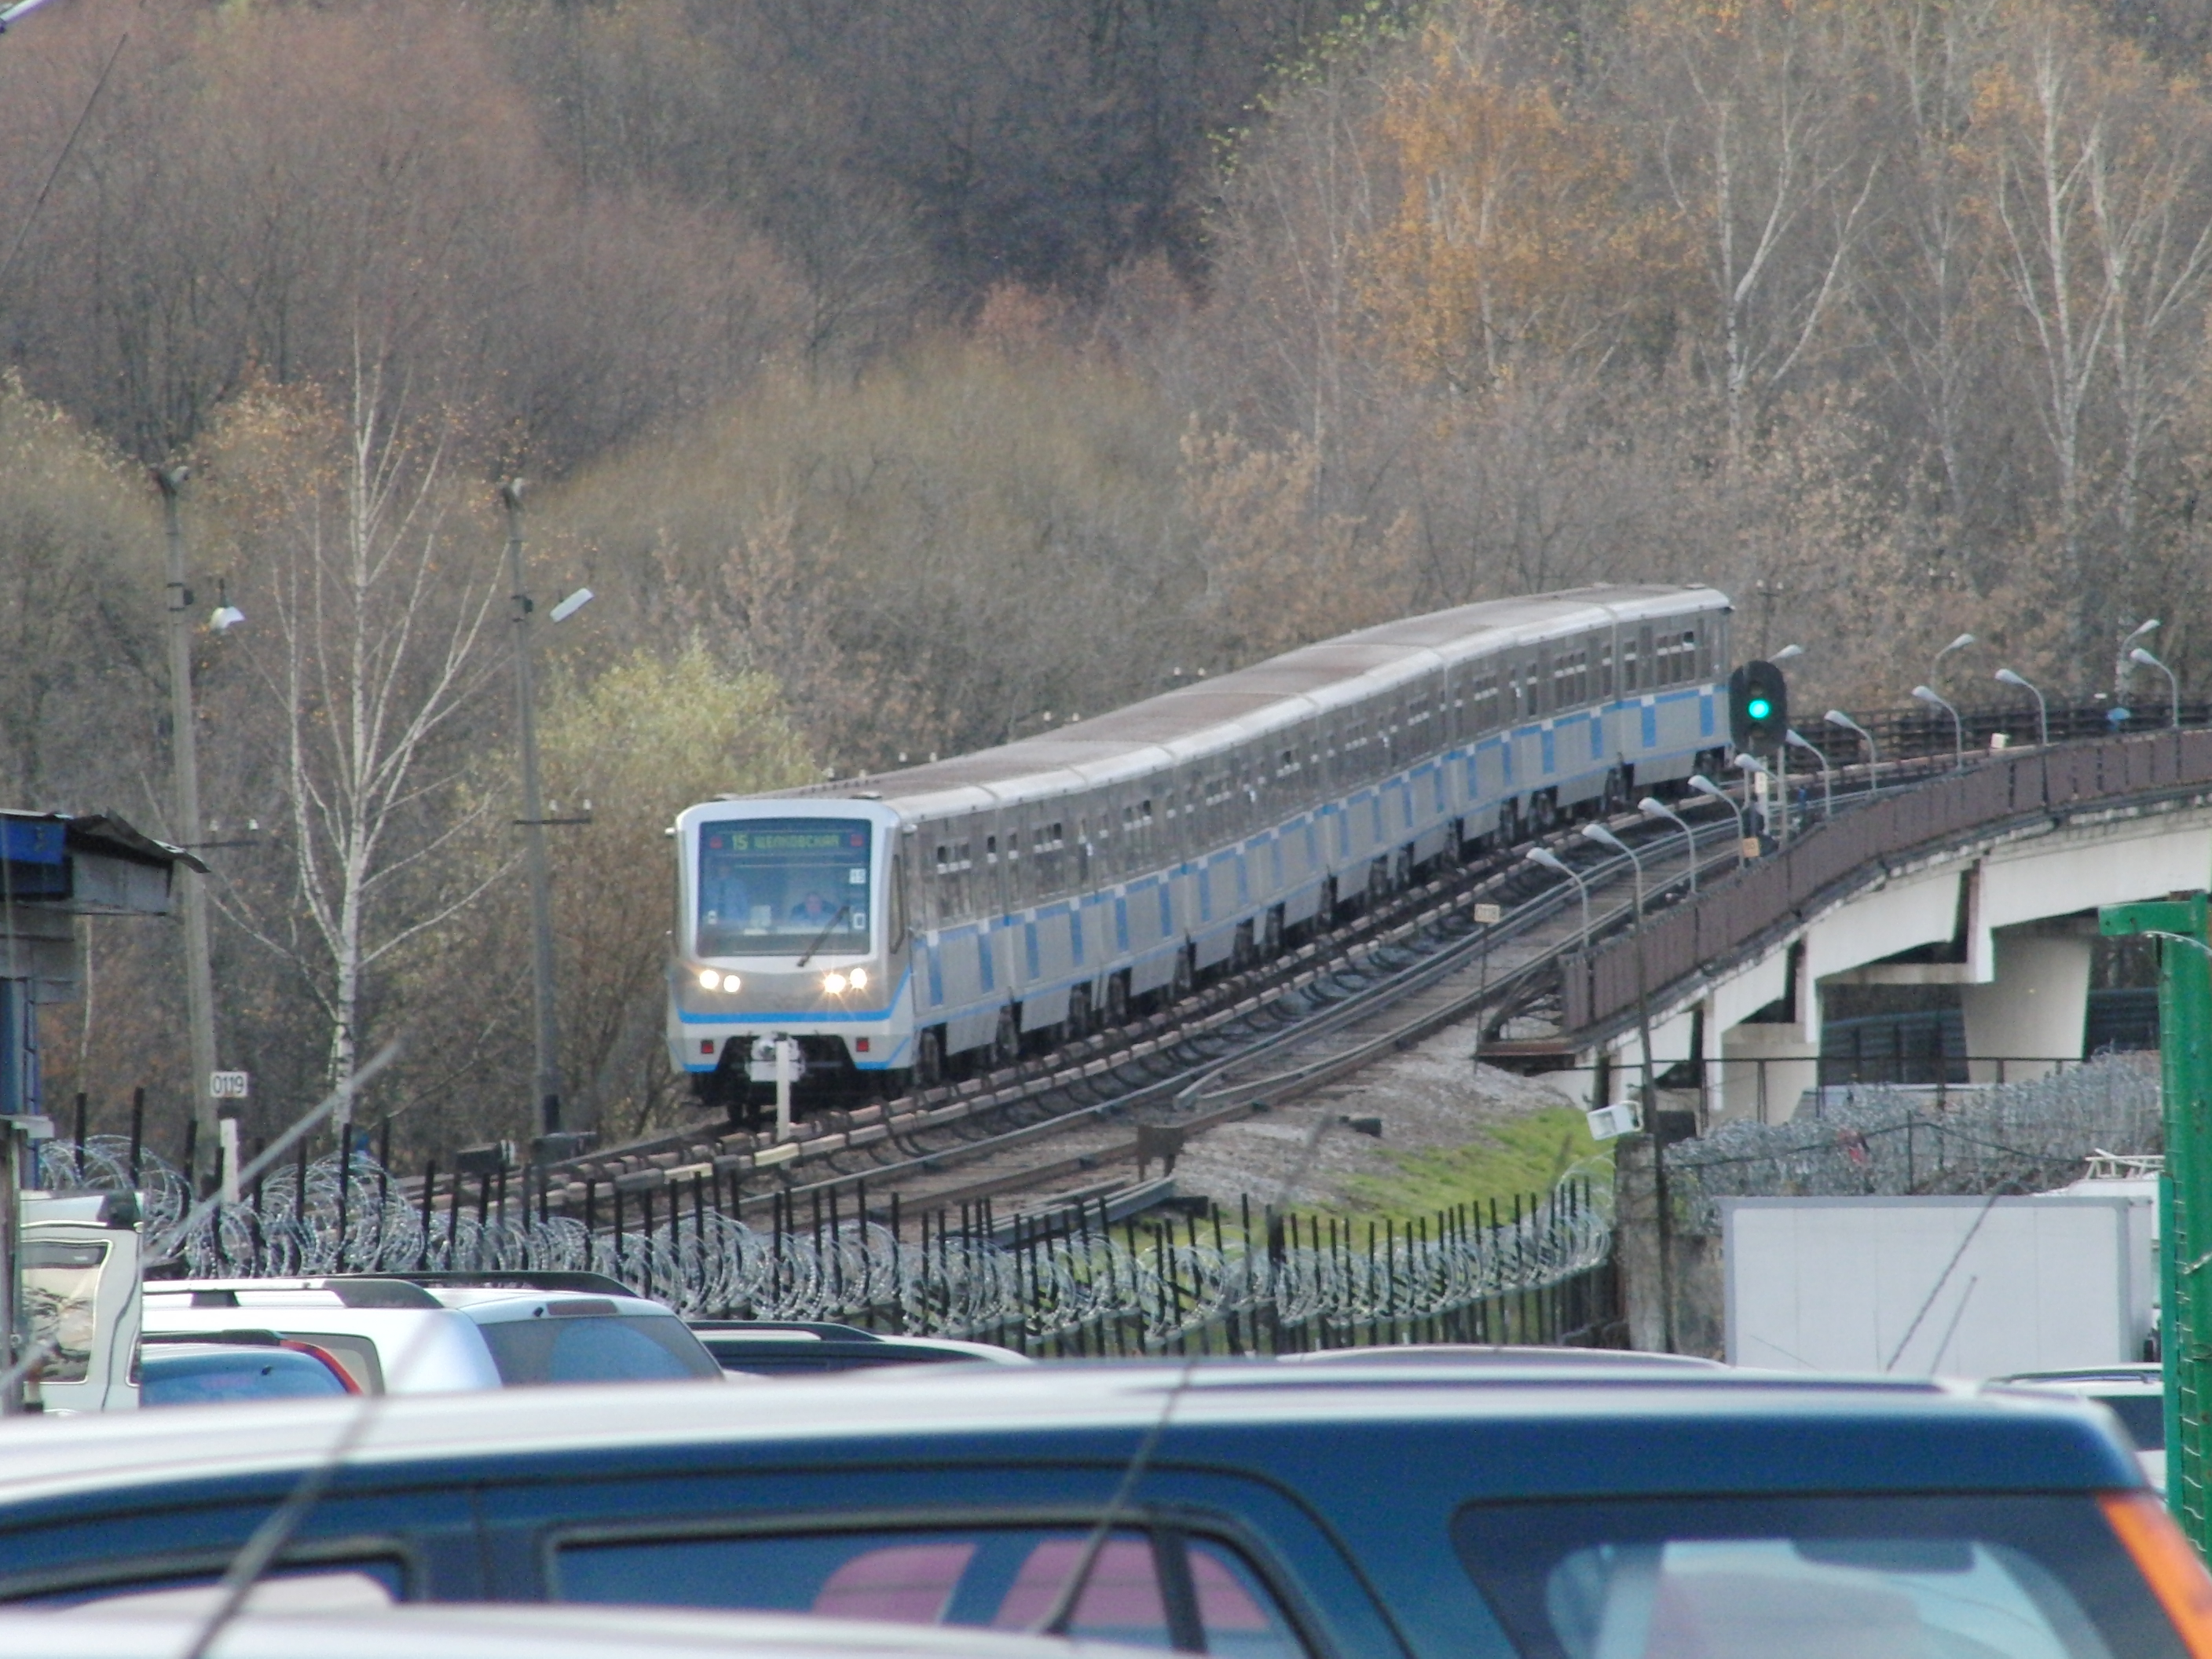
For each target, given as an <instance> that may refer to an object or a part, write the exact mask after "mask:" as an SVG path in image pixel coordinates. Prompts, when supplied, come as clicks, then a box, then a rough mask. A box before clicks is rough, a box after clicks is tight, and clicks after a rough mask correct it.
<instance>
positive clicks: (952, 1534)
mask: <svg viewBox="0 0 2212 1659" xmlns="http://www.w3.org/2000/svg"><path fill="white" fill-rule="evenodd" d="M1089 1536H1090V1534H1088V1533H1087V1532H1085V1530H1083V1529H1081V1528H929V1529H926V1530H923V1529H916V1530H910V1531H898V1532H821V1533H803V1534H781V1535H773V1536H771V1535H763V1534H757V1533H751V1534H738V1535H734V1536H719V1537H696V1536H695V1537H676V1538H655V1539H638V1540H627V1539H626V1540H619V1541H588V1542H586V1541H579V1542H575V1543H571V1544H568V1545H565V1546H563V1547H562V1549H561V1550H560V1553H559V1556H558V1562H557V1582H558V1590H557V1594H558V1595H559V1596H560V1598H561V1599H562V1600H565V1601H622V1602H635V1603H647V1604H654V1605H659V1606H675V1607H728V1608H742V1609H747V1610H752V1611H761V1612H782V1613H820V1614H823V1615H825V1616H831V1617H836V1618H843V1619H878V1620H890V1621H892V1622H894V1623H898V1624H915V1625H964V1626H977V1627H981V1628H987V1629H992V1630H1027V1629H1030V1628H1031V1627H1033V1626H1036V1624H1037V1622H1038V1621H1039V1620H1042V1619H1043V1618H1045V1617H1046V1616H1047V1615H1048V1613H1049V1612H1050V1611H1051V1609H1052V1607H1054V1603H1055V1601H1057V1599H1058V1597H1059V1596H1060V1593H1061V1589H1062V1587H1063V1586H1065V1585H1066V1583H1068V1582H1069V1581H1070V1580H1071V1578H1072V1577H1073V1574H1074V1572H1075V1571H1076V1568H1077V1565H1078V1563H1079V1561H1080V1560H1081V1559H1082V1556H1083V1553H1084V1550H1085V1545H1086V1543H1087V1541H1088V1539H1089ZM1069 1629H1070V1633H1071V1634H1072V1635H1075V1636H1078V1637H1083V1638H1091V1639H1093V1640H1098V1641H1111V1642H1119V1643H1122V1644H1129V1645H1133V1646H1138V1647H1149V1648H1182V1649H1185V1650H1200V1651H1205V1652H1208V1653H1214V1654H1222V1655H1228V1656H1231V1659H1303V1656H1304V1647H1303V1645H1302V1644H1300V1643H1299V1641H1298V1639H1297V1636H1296V1635H1295V1634H1294V1633H1293V1632H1292V1630H1291V1624H1290V1621H1289V1620H1287V1619H1286V1618H1285V1616H1284V1614H1283V1612H1282V1610H1281V1608H1280V1607H1279V1606H1278V1604H1277V1603H1276V1601H1275V1599H1274V1597H1273V1595H1271V1594H1270V1593H1269V1592H1268V1590H1267V1589H1266V1588H1265V1587H1264V1586H1263V1585H1262V1583H1261V1581H1260V1578H1259V1577H1258V1575H1257V1574H1255V1572H1254V1571H1252V1569H1251V1567H1250V1565H1249V1564H1248V1563H1247V1562H1246V1561H1245V1560H1244V1559H1243V1557H1242V1556H1240V1555H1239V1554H1238V1553H1237V1552H1236V1551H1234V1550H1232V1549H1231V1548H1229V1547H1227V1546H1226V1545H1224V1544H1221V1543H1218V1542H1217V1541H1213V1540H1211V1539H1201V1538H1186V1537H1184V1536H1182V1535H1181V1534H1163V1535H1158V1536H1155V1535H1152V1534H1146V1533H1145V1532H1142V1531H1139V1530H1134V1529H1132V1530H1128V1531H1124V1532H1117V1533H1115V1534H1114V1535H1113V1537H1111V1538H1110V1539H1109V1540H1108V1541H1107V1542H1106V1544H1105V1546H1104V1547H1103V1548H1102V1549H1101V1550H1100V1551H1099V1552H1098V1556H1097V1560H1096V1561H1095V1562H1094V1563H1093V1565H1092V1566H1091V1572H1090V1576H1089V1577H1088V1578H1087V1579H1086V1581H1085V1585H1084V1590H1083V1594H1082V1595H1081V1597H1080V1598H1079V1601H1078V1602H1077V1604H1076V1607H1075V1610H1074V1615H1073V1620H1072V1621H1071V1624H1070V1627H1069Z"/></svg>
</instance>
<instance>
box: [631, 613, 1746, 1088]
mask: <svg viewBox="0 0 2212 1659" xmlns="http://www.w3.org/2000/svg"><path fill="white" fill-rule="evenodd" d="M1728 626H1729V601H1728V599H1727V597H1726V596H1725V595H1723V594H1722V593H1720V592H1716V591H1715V590H1713V589H1711V588H1705V587H1657V586H1653V587H1595V588H1586V589H1581V590H1577V591H1575V592H1562V593H1553V594H1544V595H1539V596H1536V597H1533V598H1529V599H1510V600H1499V601H1495V602H1492V603H1486V604H1481V605H1466V606H1462V607H1461V608H1459V609H1457V610H1453V611H1440V612H1437V613H1435V614H1432V615H1429V616H1423V617H1410V618H1408V619H1407V620H1405V621H1402V622H1395V623H1386V624H1384V625H1383V626H1381V627H1377V628H1370V629H1363V630H1362V631H1360V632H1358V633H1356V634H1348V635H1344V636H1343V637H1341V638H1339V639H1334V640H1330V641H1325V642H1323V643H1322V644H1318V645H1312V646H1308V647H1304V648H1303V649H1300V650H1297V651H1292V652H1290V653H1286V654H1285V655H1283V656H1280V657H1277V658H1274V659H1272V660H1269V661H1267V662H1263V663H1261V664H1258V665H1255V666H1254V667H1251V668H1247V669H1243V670H1242V671H1238V672H1236V673H1232V674H1227V675H1224V676H1222V677H1220V678H1216V679H1210V680H1204V681H1200V682H1198V683H1197V684H1191V685H1186V686H1184V687H1182V689H1179V690H1174V691H1170V692H1168V693H1166V694H1165V695H1164V696H1157V697H1152V698H1150V699H1148V700H1146V702H1140V703H1137V704H1134V705H1133V706H1132V707H1129V708H1123V709H1120V710H1117V711H1116V712H1115V713H1113V714H1107V715H1104V716H1103V717H1100V718H1097V719H1095V720H1084V721H1081V722H1079V723H1076V724H1071V725H1068V726H1063V727H1062V728H1060V729H1059V730H1057V731H1055V732H1049V733H1047V734H1045V735H1042V736H1038V737H1034V738H1025V739H1024V740H1022V741H1021V742H1018V743H1012V744H1006V745H1005V746H1003V747H1001V748H997V749H991V750H984V751H982V752H981V753H978V754H973V755H966V756H962V757H957V758H956V759H951V760H947V761H943V762H937V763H931V764H929V765H927V766H920V767H915V768H913V769H907V770H902V771H898V772H894V773H890V774H886V775H878V776H874V777H870V778H866V779H861V780H858V781H854V782H852V783H845V784H830V785H820V786H815V787H809V788H805V789H801V790H796V791H787V792H784V793H778V794H772V795H762V796H750V797H744V798H736V797H732V798H726V799H720V800H713V801H707V802H702V804H700V805H696V806H692V807H690V808H687V809H686V810H685V811H684V812H683V813H682V814H681V815H680V816H679V817H678V819H677V823H676V828H675V831H674V835H675V842H676V854H677V863H678V867H677V891H678V915H677V926H676V930H675V933H674V935H673V938H674V941H675V944H674V951H673V954H672V957H671V963H670V971H669V1007H668V1042H669V1048H670V1053H671V1056H672V1058H673V1059H674V1060H675V1062H676V1064H677V1065H678V1066H681V1067H682V1068H684V1070H686V1071H688V1072H690V1073H695V1074H699V1075H698V1081H699V1083H700V1085H701V1086H702V1092H707V1093H709V1094H710V1095H711V1094H712V1093H713V1092H714V1088H713V1087H712V1086H710V1085H709V1079H712V1081H713V1083H714V1084H717V1085H723V1086H725V1087H726V1086H728V1085H738V1086H742V1085H743V1084H744V1081H745V1078H746V1072H747V1069H748V1068H749V1067H750V1069H752V1070H754V1071H756V1072H757V1073H760V1075H762V1076H763V1077H764V1076H766V1075H768V1073H766V1071H764V1070H763V1061H764V1060H766V1058H767V1056H768V1055H769V1054H770V1052H771V1049H770V1048H769V1043H770V1042H771V1041H772V1040H773V1039H775V1038H778V1037H793V1038H797V1039H799V1041H800V1044H801V1046H802V1048H803V1051H804V1053H805V1055H806V1057H807V1060H808V1069H809V1070H810V1071H812V1070H817V1069H819V1068H821V1067H823V1066H829V1067H831V1068H833V1069H838V1070H844V1069H846V1068H849V1070H850V1072H854V1073H861V1074H866V1073H907V1072H909V1071H919V1073H921V1075H922V1076H923V1077H925V1078H929V1077H932V1076H933V1075H935V1074H937V1073H939V1071H940V1070H941V1069H942V1067H943V1066H945V1063H946V1062H947V1061H948V1060H951V1058H952V1057H954V1056H957V1055H961V1054H967V1053H969V1052H970V1051H974V1050H979V1049H981V1050H986V1051H990V1052H993V1053H995V1054H999V1055H1001V1056H1007V1057H1011V1054H1012V1053H1013V1052H1014V1051H1015V1050H1016V1049H1017V1048H1018V1046H1019V1045H1020V1044H1021V1042H1023V1041H1024V1037H1025V1036H1028V1037H1029V1038H1030V1041H1032V1042H1034V1041H1036V1040H1040V1039H1038V1038H1037V1037H1036V1036H1034V1035H1033V1034H1038V1033H1052V1032H1055V1031H1073V1032H1079V1031H1081V1030H1085V1029H1087V1028H1088V1027H1090V1026H1091V1024H1093V1023H1095V1022H1097V1021H1098V1020H1100V1019H1117V1018H1121V1017H1123V1016H1124V1015H1125V1014H1126V1012H1127V1007H1128V1005H1129V1003H1130V1002H1131V1001H1132V1000H1134V999H1136V998H1139V997H1142V996H1143V995H1145V994H1146V993H1148V992H1155V991H1159V990H1162V989H1163V988H1167V989H1173V988H1175V987H1178V986H1180V985H1182V984H1183V983H1185V982H1187V981H1188V980H1189V979H1191V978H1193V977H1194V976H1195V975H1199V974H1201V973H1203V972H1204V971H1206V969H1210V968H1214V967H1216V966H1218V965H1219V964H1223V963H1233V962H1239V961H1243V960H1246V959H1249V958H1251V957H1255V956H1257V955H1260V954H1264V953H1266V952H1267V951H1270V950H1271V949H1273V948H1277V947H1279V945H1280V943H1281V942H1282V940H1283V939H1284V938H1285V935H1286V934H1288V935H1290V936H1291V937H1296V935H1297V933H1298V931H1299V930H1300V927H1301V924H1307V923H1311V922H1313V921H1315V920H1316V918H1317V917H1319V918H1321V919H1322V921H1324V922H1325V921H1326V920H1327V919H1328V914H1327V913H1333V912H1334V910H1335V909H1336V908H1337V907H1339V906H1340V905H1344V904H1347V903H1350V902H1354V901H1356V900H1358V898H1360V897H1361V896H1363V895H1371V894H1374V893H1377V892H1382V891H1387V890H1389V889H1391V888H1392V887H1394V886H1395V885H1397V884H1402V883H1403V882H1404V881H1406V880H1407V879H1408V878H1410V876H1411V874H1412V872H1414V871H1415V870H1417V869H1419V868H1420V867H1422V866H1425V865H1426V864H1427V863H1429V862H1430V861H1431V860H1434V859H1436V858H1437V857H1438V856H1440V855H1446V854H1456V853H1458V852H1459V851H1461V850H1462V848H1465V847H1468V846H1472V845H1474V844H1478V843H1480V842H1483V841H1484V840H1485V838H1489V839H1490V840H1491V841H1492V842H1493V843H1501V842H1510V841H1513V840H1516V839H1518V838H1519V837H1520V836H1522V835H1524V834H1527V833H1529V832H1530V831H1531V830H1534V829H1544V828H1547V827H1548V826H1549V824H1550V823H1552V822H1553V821H1555V820H1556V819H1558V818H1559V817H1563V816H1565V815H1568V814H1570V813H1571V812H1573V811H1575V810H1577V808H1581V809H1583V810H1585V811H1592V810H1596V809H1597V808H1598V807H1599V806H1600V805H1605V804H1607V803H1610V804H1613V805H1619V804H1625V803H1626V801H1629V800H1632V799H1634V796H1635V793H1639V792H1642V791H1644V790H1645V789H1647V788H1649V787H1652V786H1654V785H1656V784H1662V783H1664V782H1666V781H1670V780H1677V779H1680V778H1682V777H1685V776H1686V775H1689V773H1690V772H1691V770H1692V768H1693V766H1694V765H1695V764H1696V763H1698V761H1699V758H1700V757H1701V756H1704V755H1705V754H1707V753H1708V752H1709V751H1717V750H1720V749H1722V748H1723V747H1724V745H1725V744H1726V742H1727V710H1726V705H1725V693H1724V690H1723V681H1724V679H1725V676H1726V672H1727V667H1726V665H1727V664H1728V662H1729V648H1728Z"/></svg>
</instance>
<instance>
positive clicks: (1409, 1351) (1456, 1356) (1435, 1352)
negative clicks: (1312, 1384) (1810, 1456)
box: [1275, 1342, 1728, 1371]
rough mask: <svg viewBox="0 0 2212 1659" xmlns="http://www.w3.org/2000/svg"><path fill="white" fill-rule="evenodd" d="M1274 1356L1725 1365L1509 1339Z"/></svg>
mask: <svg viewBox="0 0 2212 1659" xmlns="http://www.w3.org/2000/svg"><path fill="white" fill-rule="evenodd" d="M1275 1358H1276V1360H1277V1361H1278V1363H1279V1364H1285V1365H1358V1366H1359V1367H1361V1368H1363V1369H1364V1370H1373V1369H1374V1368H1375V1367H1376V1366H1378V1365H1422V1366H1431V1365H1443V1366H1452V1365H1523V1366H1525V1365H1547V1366H1565V1367H1568V1368H1570V1369H1572V1370H1584V1369H1589V1370H1623V1369H1626V1370H1693V1371H1717V1370H1727V1369H1728V1368H1727V1367H1726V1366H1725V1365H1723V1364H1721V1362H1720V1361H1719V1360H1717V1359H1704V1358H1699V1357H1698V1356H1697V1355H1695V1354H1686V1353H1646V1352H1642V1351H1641V1350H1636V1349H1627V1348H1544V1347H1534V1346H1529V1347H1522V1346H1516V1345H1514V1344H1511V1343H1499V1344H1497V1345H1496V1346H1491V1345H1488V1344H1484V1343H1476V1342H1400V1343H1389V1344H1385V1345H1383V1346H1377V1347H1372V1348H1322V1349H1318V1350H1316V1351H1315V1352H1311V1353H1285V1354H1278V1355H1276V1356H1275Z"/></svg>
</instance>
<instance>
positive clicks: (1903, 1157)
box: [1663, 1054, 2165, 1233]
mask: <svg viewBox="0 0 2212 1659" xmlns="http://www.w3.org/2000/svg"><path fill="white" fill-rule="evenodd" d="M2164 1145H2165V1138H2164V1133H2163V1129H2162V1127H2161V1124H2160V1115H2159V1076H2158V1056H2157V1055H2156V1054H2111V1055H2106V1056H2104V1057H2102V1058H2100V1059H2098V1060H2092V1061H2090V1062H2089V1063H2087V1065H2083V1066H2074V1067H2072V1068H2070V1069H2069V1070H2066V1071H2063V1072H2060V1073H2055V1074H2054V1075H2051V1076H2049V1077H2045V1078H2039V1079H2034V1080H2033V1081H2028V1082H2021V1083H2009V1084H2004V1085H1990V1086H1988V1087H1984V1088H1960V1087H1958V1086H1956V1085H1952V1086H1948V1087H1947V1088H1946V1089H1945V1090H1944V1091H1942V1095H1941V1096H1940V1097H1939V1095H1938V1093H1937V1091H1936V1090H1934V1089H1912V1088H1900V1087H1898V1086H1896V1085H1889V1084H1875V1085H1848V1086H1845V1087H1841V1088H1829V1089H1824V1090H1822V1091H1820V1092H1819V1093H1818V1094H1817V1095H1816V1096H1814V1097H1812V1098H1811V1099H1810V1101H1809V1102H1808V1105H1807V1107H1806V1109H1803V1110H1801V1111H1800V1112H1799V1113H1798V1114H1797V1115H1796V1117H1794V1118H1792V1119H1790V1121H1788V1122H1786V1123H1772V1124H1767V1123H1753V1122H1750V1121H1738V1122H1735V1123H1729V1124H1727V1125H1724V1126H1723V1127H1721V1128H1720V1129H1718V1130H1717V1131H1715V1132H1714V1133H1711V1134H1710V1135H1707V1136H1705V1137H1704V1138H1703V1139H1696V1140H1683V1141H1677V1142H1676V1143H1674V1145H1673V1146H1668V1148H1667V1149H1666V1151H1665V1152H1664V1154H1663V1156H1664V1158H1665V1160H1666V1163H1665V1169H1666V1173H1667V1183H1668V1193H1669V1194H1670V1197H1671V1199H1672V1200H1673V1205H1674V1218H1675V1223H1676V1225H1677V1227H1678V1228H1679V1230H1680V1231H1683V1232H1686V1233H1717V1232H1718V1231H1720V1200H1722V1199H1723V1198H1775V1197H1798V1196H1805V1197H1847V1196H1860V1195H1866V1194H1884V1195H1896V1194H1908V1193H1994V1192H2008V1191H2012V1192H2044V1191H2048V1190H2050V1189H2051V1188H2054V1187H2060V1186H2063V1185H2065V1184H2066V1183H2067V1182H2070V1181H2073V1180H2075V1179H2078V1178H2079V1177H2080V1176H2081V1175H2082V1174H2083V1173H2084V1171H2085V1170H2087V1166H2088V1164H2089V1162H2090V1160H2091V1159H2092V1158H2095V1157H2097V1156H2098V1155H2100V1154H2104V1155H2107V1156H2132V1155H2140V1154H2147V1153H2154V1152H2160V1151H2162V1150H2163V1149H2164Z"/></svg>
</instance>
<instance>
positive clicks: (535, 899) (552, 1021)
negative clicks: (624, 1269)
mask: <svg viewBox="0 0 2212 1659" xmlns="http://www.w3.org/2000/svg"><path fill="white" fill-rule="evenodd" d="M499 499H500V501H501V504H502V505H503V506H504V507H506V508H507V579H508V580H510V581H511V582H513V585H514V593H513V599H514V615H513V623H514V708H515V722H516V726H517V728H518V735H519V736H520V739H521V744H522V825H521V828H522V835H523V842H522V846H523V856H524V861H525V863H526V866H527V867H528V871H529V876H530V981H531V990H532V996H533V1000H534V1002H535V1005H536V1007H535V1012H536V1015H537V1018H536V1021H535V1024H534V1031H533V1036H534V1038H535V1048H536V1060H537V1073H538V1113H539V1133H543V1134H549V1135H551V1134H558V1133H560V1132H561V1054H560V1047H559V1026H558V1024H557V1014H556V1005H555V1001H554V995H553V878H552V873H551V872H550V870H549V869H548V868H547V866H546V862H545V802H544V794H543V792H542V791H541V790H540V788H539V787H538V727H537V722H536V711H535V710H534V709H533V708H532V702H531V683H530V612H531V609H532V606H531V602H530V596H529V594H528V592H526V590H525V588H524V586H523V580H522V480H521V479H520V478H510V479H508V480H507V482H506V483H503V484H501V486H500V487H499Z"/></svg>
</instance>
